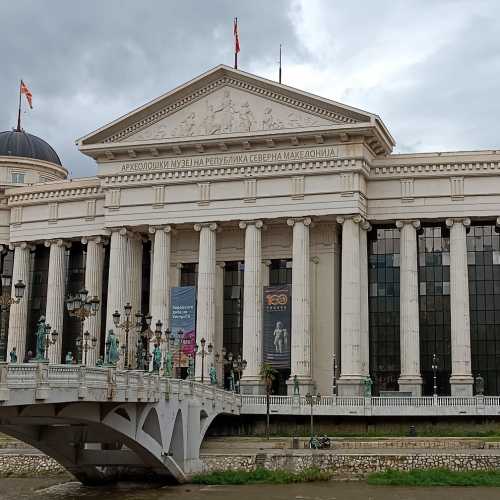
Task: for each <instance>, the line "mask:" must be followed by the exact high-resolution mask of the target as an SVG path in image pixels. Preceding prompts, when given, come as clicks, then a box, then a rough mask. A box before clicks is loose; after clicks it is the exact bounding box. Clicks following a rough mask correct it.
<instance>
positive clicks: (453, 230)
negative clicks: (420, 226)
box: [446, 218, 474, 396]
mask: <svg viewBox="0 0 500 500" xmlns="http://www.w3.org/2000/svg"><path fill="white" fill-rule="evenodd" d="M446 225H447V226H448V227H449V228H450V313H451V377H450V385H451V395H452V396H472V385H473V382H474V379H473V377H472V372H471V351H470V312H469V280H468V269H467V245H466V228H467V227H469V226H470V219H469V218H461V219H446Z"/></svg>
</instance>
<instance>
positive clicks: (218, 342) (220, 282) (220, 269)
mask: <svg viewBox="0 0 500 500" xmlns="http://www.w3.org/2000/svg"><path fill="white" fill-rule="evenodd" d="M225 267H226V263H225V262H217V266H216V268H215V269H216V271H215V272H216V275H215V336H214V352H218V353H219V354H220V352H221V350H222V346H223V345H224V269H225ZM215 369H216V370H217V382H218V384H219V385H221V386H222V385H223V384H224V365H223V363H217V366H216V367H215Z"/></svg>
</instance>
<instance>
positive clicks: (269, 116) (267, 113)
mask: <svg viewBox="0 0 500 500" xmlns="http://www.w3.org/2000/svg"><path fill="white" fill-rule="evenodd" d="M277 128H283V123H282V122H280V121H279V120H277V119H276V118H275V117H274V115H273V110H272V108H270V107H267V108H266V109H265V110H264V117H263V118H262V130H274V129H277Z"/></svg>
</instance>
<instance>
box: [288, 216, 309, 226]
mask: <svg viewBox="0 0 500 500" xmlns="http://www.w3.org/2000/svg"><path fill="white" fill-rule="evenodd" d="M296 222H302V224H304V226H310V225H311V223H312V219H311V217H293V218H292V217H291V218H290V219H287V220H286V223H287V224H288V225H289V226H294V225H295V223H296Z"/></svg>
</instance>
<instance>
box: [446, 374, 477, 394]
mask: <svg viewBox="0 0 500 500" xmlns="http://www.w3.org/2000/svg"><path fill="white" fill-rule="evenodd" d="M473 385H474V378H473V377H472V376H470V375H452V376H451V377H450V386H451V395H452V396H455V397H470V396H472V387H473Z"/></svg>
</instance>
